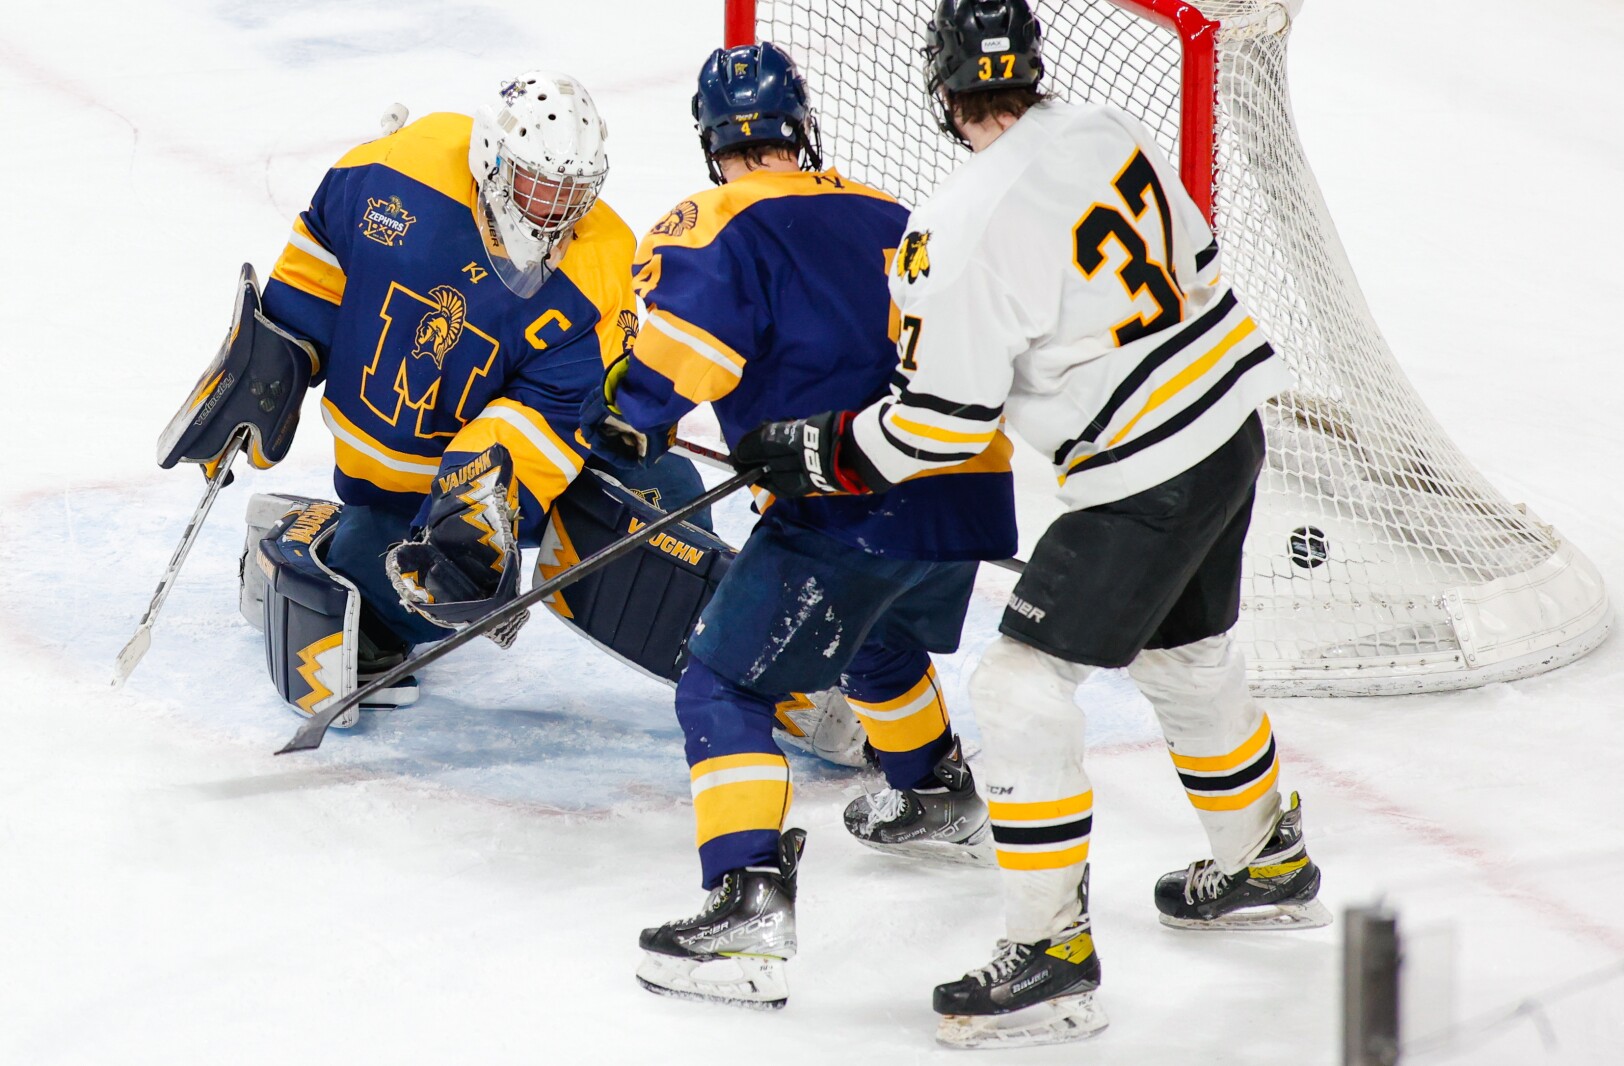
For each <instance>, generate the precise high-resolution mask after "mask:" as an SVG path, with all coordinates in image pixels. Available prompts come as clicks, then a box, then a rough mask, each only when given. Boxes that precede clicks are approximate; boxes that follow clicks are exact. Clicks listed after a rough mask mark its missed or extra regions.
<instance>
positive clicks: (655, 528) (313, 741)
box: [276, 467, 767, 755]
mask: <svg viewBox="0 0 1624 1066" xmlns="http://www.w3.org/2000/svg"><path fill="white" fill-rule="evenodd" d="M728 469H730V470H731V469H732V467H729V468H728ZM766 473H767V468H766V467H758V468H756V469H753V470H746V471H744V472H743V473H742V474H735V475H734V476H733V477H730V478H728V479H727V480H726V481H724V482H722V483H721V484H720V485H717V486H716V487H714V488H711V489H707V490H705V491H704V492H702V493H700V494H699V495H698V496H696V497H694V498H693V499H692V500H689V501H688V502H687V503H685V504H683V505H682V506H681V507H678V508H677V509H676V510H675V511H670V512H668V513H666V514H665V515H663V516H662V517H660V518H657V519H655V520H654V521H652V522H650V523H649V524H648V525H646V526H643V527H641V528H639V529H637V530H636V531H635V532H632V533H628V534H627V535H626V536H624V537H621V538H620V539H619V540H617V541H615V542H614V543H613V544H609V545H606V546H605V547H603V548H600V549H598V551H596V552H594V553H593V554H591V555H589V556H587V557H586V558H585V559H582V560H581V561H580V562H578V563H576V564H575V565H574V566H572V567H570V568H569V569H568V570H565V571H564V572H563V573H561V574H558V575H557V576H555V577H553V578H552V579H551V580H549V581H544V582H542V583H541V584H539V585H536V586H534V587H533V588H531V590H530V591H529V592H526V593H525V594H524V595H522V596H520V597H519V598H518V599H515V600H510V601H508V602H507V603H504V604H503V605H502V606H500V607H498V608H497V609H496V610H494V611H492V612H491V613H489V614H487V615H485V616H484V617H482V618H477V619H475V620H474V621H472V622H470V623H468V624H467V625H466V626H464V627H463V628H461V629H459V630H457V631H456V632H455V633H453V634H451V635H450V636H448V637H446V638H445V639H444V640H441V641H438V642H436V643H434V644H430V645H429V646H428V647H427V648H425V649H423V650H422V651H421V652H419V653H417V654H416V655H414V656H412V657H411V658H410V659H407V660H406V661H405V662H403V663H401V664H399V665H398V666H396V667H394V668H393V669H391V670H388V671H386V672H384V673H382V674H380V675H378V677H377V678H375V679H374V680H373V681H371V682H369V683H368V684H366V685H364V686H362V687H361V688H359V689H356V690H355V691H354V692H352V693H350V694H349V695H348V696H345V697H344V698H343V699H342V700H339V701H338V702H337V703H335V704H333V705H332V706H331V707H328V708H327V709H326V710H324V711H322V712H321V713H320V714H317V715H313V716H312V717H310V718H309V719H308V720H306V721H305V723H304V724H303V725H301V726H300V727H299V731H298V732H297V733H295V734H293V739H292V740H290V741H288V742H287V743H286V744H285V745H283V746H282V747H281V748H280V749H279V750H278V751H277V753H276V754H278V755H286V754H287V753H288V752H290V751H309V750H310V749H312V748H319V747H321V739H322V737H324V736H326V735H327V727H328V726H330V725H332V724H333V722H334V720H335V719H337V718H338V716H339V715H341V714H343V713H344V712H345V711H347V710H349V709H350V708H351V707H354V706H356V705H357V704H360V703H365V702H366V700H367V697H369V696H371V695H372V694H373V693H375V692H379V691H381V690H382V689H386V688H388V687H389V686H390V685H393V684H394V683H395V682H397V681H399V680H400V679H401V678H403V677H405V676H406V675H407V674H410V673H412V672H413V671H414V670H417V669H419V668H421V667H424V666H427V665H428V664H429V663H432V662H435V661H436V660H438V659H440V658H442V657H444V656H446V655H448V654H450V653H451V652H452V651H455V650H456V649H457V648H460V647H462V646H463V645H464V644H466V643H468V642H469V641H470V640H473V639H474V638H475V637H477V636H481V635H483V634H484V633H486V632H487V631H489V630H492V629H495V628H496V627H497V626H499V625H502V624H503V623H505V622H507V621H509V620H511V619H512V618H514V617H515V616H516V615H518V614H519V613H520V612H521V611H525V610H528V609H529V608H530V607H531V606H532V605H534V604H536V603H539V602H541V601H542V600H544V599H546V598H547V597H548V596H551V595H552V594H553V593H555V592H557V591H558V590H559V589H562V588H566V587H568V586H570V585H573V584H574V583H575V582H577V581H579V580H581V579H582V578H583V577H586V576H587V575H588V574H592V573H595V572H596V571H598V570H601V569H603V568H604V567H605V566H607V565H609V564H610V563H612V562H614V561H615V560H616V559H618V558H620V557H621V556H622V555H625V554H626V553H627V552H629V551H631V550H632V549H633V548H635V547H637V546H638V545H640V544H642V543H643V542H644V541H646V540H650V539H652V538H653V537H654V535H655V534H656V533H659V532H661V531H662V530H664V529H666V528H668V527H670V526H674V525H676V524H677V523H678V522H681V521H682V520H683V519H685V518H687V517H688V516H689V515H691V514H693V513H695V512H696V511H701V510H703V509H705V508H706V507H709V506H710V505H711V504H713V503H715V502H716V501H717V500H720V499H721V498H722V497H724V496H731V495H732V494H733V493H735V492H737V491H738V490H740V489H742V488H744V487H745V486H746V485H748V484H750V483H751V482H752V481H755V480H756V479H758V478H760V477H762V476H763V475H765V474H766Z"/></svg>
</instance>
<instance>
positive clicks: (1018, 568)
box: [672, 437, 1026, 574]
mask: <svg viewBox="0 0 1624 1066" xmlns="http://www.w3.org/2000/svg"><path fill="white" fill-rule="evenodd" d="M672 447H674V448H676V449H677V450H678V451H679V452H683V453H684V454H686V455H688V456H690V457H692V458H694V459H698V460H699V461H700V462H702V463H704V464H705V465H706V466H714V467H717V468H718V469H721V470H732V469H733V464H732V463H730V462H729V461H728V458H727V453H726V452H719V451H717V450H716V449H715V448H707V447H705V446H704V445H703V444H694V443H693V442H691V441H685V440H683V439H682V438H680V437H679V438H677V440H676V442H675V443H674V444H672ZM987 562H989V563H991V564H992V565H993V566H1001V567H1003V568H1004V569H1005V570H1010V571H1013V572H1015V573H1017V574H1020V573H1024V572H1025V571H1026V561H1025V560H1024V559H989V560H987Z"/></svg>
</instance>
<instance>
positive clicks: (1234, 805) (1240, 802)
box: [1184, 759, 1280, 811]
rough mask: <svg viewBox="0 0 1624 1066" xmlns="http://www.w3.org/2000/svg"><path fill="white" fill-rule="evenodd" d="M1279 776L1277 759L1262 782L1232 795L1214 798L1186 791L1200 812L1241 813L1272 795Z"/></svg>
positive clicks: (1201, 793)
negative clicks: (1264, 797) (1240, 811)
mask: <svg viewBox="0 0 1624 1066" xmlns="http://www.w3.org/2000/svg"><path fill="white" fill-rule="evenodd" d="M1279 776H1280V761H1279V760H1278V759H1276V760H1275V762H1274V765H1273V766H1270V767H1269V772H1268V773H1266V774H1264V775H1263V779H1262V780H1260V781H1258V782H1257V783H1256V784H1253V785H1251V786H1249V787H1248V788H1245V789H1242V790H1241V791H1240V792H1236V793H1234V794H1232V795H1228V796H1213V795H1208V794H1206V793H1203V792H1191V791H1190V790H1189V789H1185V790H1184V791H1185V794H1186V795H1188V796H1189V797H1190V803H1191V804H1192V805H1193V806H1194V807H1195V809H1196V810H1198V811H1239V810H1244V809H1245V808H1247V807H1250V806H1251V805H1252V804H1254V803H1256V802H1257V801H1258V800H1259V799H1260V798H1261V797H1263V796H1266V795H1270V794H1272V793H1273V792H1274V784H1275V779H1276V778H1278V777H1279Z"/></svg>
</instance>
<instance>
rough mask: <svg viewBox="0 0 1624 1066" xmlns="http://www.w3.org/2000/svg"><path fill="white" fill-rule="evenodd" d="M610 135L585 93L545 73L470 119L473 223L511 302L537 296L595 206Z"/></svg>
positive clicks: (509, 88)
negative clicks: (559, 251)
mask: <svg viewBox="0 0 1624 1066" xmlns="http://www.w3.org/2000/svg"><path fill="white" fill-rule="evenodd" d="M608 136H609V130H608V127H607V126H606V125H605V124H604V121H603V119H602V118H601V117H599V115H598V109H597V107H596V106H595V105H594V104H593V103H592V97H591V96H590V95H588V94H587V91H586V89H585V87H583V86H582V85H581V83H580V82H578V81H576V80H575V79H573V78H571V77H569V76H568V75H564V74H554V73H549V72H547V71H540V70H533V71H528V72H526V73H524V74H520V75H519V76H518V77H517V78H514V79H513V80H512V81H510V82H508V83H507V84H505V85H503V86H502V99H501V101H500V102H499V103H494V104H486V105H485V106H483V107H481V108H479V110H478V111H476V112H475V113H474V126H473V133H472V136H471V137H470V139H469V142H468V168H469V170H471V171H472V172H473V176H474V184H475V186H476V191H475V197H476V198H475V201H474V214H475V220H476V221H477V223H478V225H479V235H480V238H481V240H482V241H483V242H484V245H485V254H486V257H487V258H488V259H489V260H490V263H491V270H492V272H494V273H495V274H496V276H497V277H499V278H501V279H502V284H504V285H506V286H507V287H508V289H509V290H510V291H512V293H513V294H514V295H515V296H518V297H520V298H521V299H529V298H530V297H532V296H534V295H535V294H536V291H537V290H538V289H540V288H541V286H542V283H543V282H545V281H546V280H547V277H548V275H549V274H551V273H552V269H553V266H554V264H553V263H552V262H551V261H550V257H551V256H552V254H553V252H554V250H555V249H556V248H557V247H558V246H559V244H560V242H562V241H563V240H564V239H565V238H566V237H568V236H569V235H570V233H571V232H573V230H574V228H575V224H576V223H577V222H579V221H581V219H582V218H584V217H585V216H586V213H587V212H588V211H590V210H592V205H593V204H595V203H597V201H598V191H599V190H600V189H602V188H603V181H604V178H606V177H608V175H609V157H608V156H607V155H606V154H605V153H604V147H603V142H604V140H605V139H606V138H607V137H608Z"/></svg>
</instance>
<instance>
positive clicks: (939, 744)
mask: <svg viewBox="0 0 1624 1066" xmlns="http://www.w3.org/2000/svg"><path fill="white" fill-rule="evenodd" d="M841 688H842V690H843V691H844V692H845V693H846V700H847V702H849V703H850V704H851V706H852V710H853V711H855V712H856V713H857V720H858V721H859V722H861V723H862V725H863V729H864V731H865V732H867V733H868V742H869V743H870V744H872V745H873V746H874V752H875V754H876V755H877V756H878V758H879V762H880V769H881V770H882V771H883V772H884V773H885V780H886V783H887V784H889V785H890V786H891V787H892V788H899V789H916V788H920V787H925V788H939V787H940V784H941V783H940V782H938V781H937V780H936V777H935V774H934V773H933V771H934V770H935V768H936V764H937V763H938V762H940V761H941V758H942V756H944V755H946V754H947V751H948V749H949V748H951V747H952V746H953V731H952V729H951V728H950V725H949V722H948V716H947V703H946V701H945V700H944V699H943V698H942V689H941V685H940V684H939V683H938V682H937V680H936V669H935V667H933V666H931V664H930V656H929V655H928V654H926V653H925V652H923V651H919V650H917V649H907V650H898V649H894V648H886V647H883V646H881V645H875V644H869V645H864V646H863V648H862V649H861V650H859V651H858V653H857V655H856V657H855V658H854V659H853V660H852V663H851V665H850V666H848V667H847V668H846V673H845V676H844V677H843V678H842V679H841Z"/></svg>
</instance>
